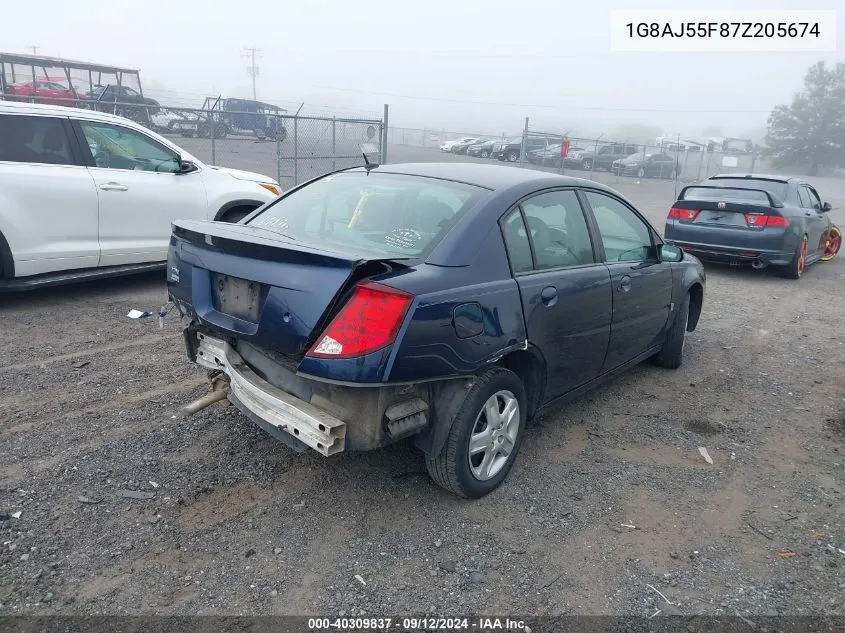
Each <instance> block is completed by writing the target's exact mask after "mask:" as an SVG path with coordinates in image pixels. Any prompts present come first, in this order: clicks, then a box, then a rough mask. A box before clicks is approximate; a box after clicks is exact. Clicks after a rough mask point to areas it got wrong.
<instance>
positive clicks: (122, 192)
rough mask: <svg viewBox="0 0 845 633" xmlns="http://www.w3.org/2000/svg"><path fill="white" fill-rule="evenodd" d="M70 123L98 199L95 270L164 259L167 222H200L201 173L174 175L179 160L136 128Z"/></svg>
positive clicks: (203, 212)
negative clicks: (86, 153) (80, 141)
mask: <svg viewBox="0 0 845 633" xmlns="http://www.w3.org/2000/svg"><path fill="white" fill-rule="evenodd" d="M76 124H78V126H79V127H78V129H79V134H78V135H79V138H80V139H84V141H83V142H84V143H85V144H86V145H85V148H84V149H86V150H88V151H89V152H90V156H89V161H90V164H91V165H92V166H91V167H90V168H89V171H90V173H91V176H92V177H93V178H94V182H95V183H96V186H97V194H98V196H99V209H100V213H99V233H100V250H101V255H100V266H118V265H123V264H138V263H146V262H158V261H164V260H166V259H167V247H168V242H169V240H170V229H171V223H172V222H173V221H174V220H178V219H186V220H204V219H206V213H207V210H208V203H207V200H206V192H205V186H204V185H203V181H202V175H201V173H200V172H198V171H196V172H193V173H189V174H179V173H178V171H179V162H180V161H179V155H178V154H177V153H176V152H175V151H173V150H172V149H170V148H169V147H166V146H165V145H162V144H161V143H160V142H158V141H157V140H156V139H154V138H152V137H150V136H148V135H146V134H144V133H142V132H140V131H138V130H136V129H133V128H129V127H126V126H122V125H115V124H112V123H102V122H100V121H86V120H79V121H77V122H76Z"/></svg>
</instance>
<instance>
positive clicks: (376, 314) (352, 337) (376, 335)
mask: <svg viewBox="0 0 845 633" xmlns="http://www.w3.org/2000/svg"><path fill="white" fill-rule="evenodd" d="M413 300H414V297H413V296H412V295H410V294H408V293H406V292H402V291H401V290H396V289H394V288H389V287H388V286H382V285H381V284H378V283H375V282H372V281H365V282H362V283H360V284H358V285H357V286H355V289H354V290H353V291H352V296H351V297H350V298H349V300H348V301H347V302H346V305H344V306H343V308H341V310H340V312H339V313H338V314H337V316H335V318H334V319H332V321H331V323H329V326H328V327H327V328H326V329H325V331H324V332H323V334H322V335H321V336H320V338H319V339H317V341H316V342H315V343H314V345H313V346H312V347H311V349H310V350H308V353H307V354H306V356H310V357H312V358H355V357H358V356H365V355H367V354H370V353H372V352H375V351H378V350H380V349H382V348H383V347H387V346H388V345H391V344H393V342H394V341H395V340H396V335H397V334H398V333H399V328H400V327H401V325H402V320H403V319H404V318H405V314H407V312H408V308H409V307H410V305H411V302H412V301H413Z"/></svg>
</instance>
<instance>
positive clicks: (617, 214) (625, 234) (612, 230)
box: [586, 191, 655, 262]
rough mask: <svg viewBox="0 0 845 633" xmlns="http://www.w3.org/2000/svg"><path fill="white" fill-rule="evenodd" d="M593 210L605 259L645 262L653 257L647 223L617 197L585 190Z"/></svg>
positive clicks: (653, 250) (653, 251)
mask: <svg viewBox="0 0 845 633" xmlns="http://www.w3.org/2000/svg"><path fill="white" fill-rule="evenodd" d="M586 196H587V200H588V201H589V203H590V206H591V207H592V209H593V215H594V216H595V218H596V224H598V228H599V234H600V235H601V239H602V243H603V244H604V253H605V257H606V259H607V261H608V262H644V261H649V260H652V259H655V249H654V244H653V242H652V239H651V230H650V229H649V227H648V225H646V223H645V222H644V221H643V220H642V219H641V218H640V217H639V216H638V215H637V214H636V213H634V211H632V210H631V209H630V208H629V207H628V206H626V205H624V204H623V203H622V202H620V201H619V200H617V199H616V198H612V197H611V196H608V195H606V194H603V193H597V192H595V191H588V192H586Z"/></svg>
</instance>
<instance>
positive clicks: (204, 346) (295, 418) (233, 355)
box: [197, 334, 346, 456]
mask: <svg viewBox="0 0 845 633" xmlns="http://www.w3.org/2000/svg"><path fill="white" fill-rule="evenodd" d="M198 338H199V343H198V346H197V364H199V365H202V366H203V367H208V368H209V369H218V370H221V371H223V372H224V373H225V374H226V375H227V376H228V377H229V400H230V401H232V403H233V404H234V405H235V406H236V407H237V408H238V409H240V410H241V412H243V413H244V414H246V415H247V416H248V417H250V418H252V416H253V415H254V416H256V417H258V418H259V419H260V420H262V421H263V422H265V423H266V424H269V425H271V426H273V427H276V428H277V429H279V430H281V431H285V432H287V433H289V434H290V435H292V436H294V437H295V438H296V439H298V440H299V441H301V442H302V443H303V444H306V445H307V446H309V447H311V448H313V449H314V450H315V451H317V452H318V453H322V454H323V455H326V456H329V455H334V454H335V453H340V452H341V451H343V449H344V445H345V439H346V423H345V422H343V421H341V420H339V419H337V418H336V417H334V416H332V415H331V414H329V413H327V412H325V411H322V410H321V409H318V408H317V407H315V406H314V405H312V404H310V403H309V402H305V401H304V400H300V399H299V398H297V397H295V396H292V395H291V394H289V393H285V392H284V391H282V390H281V389H279V388H277V387H274V386H273V385H271V384H270V383H269V382H267V381H266V380H264V379H263V378H261V377H260V376H259V375H258V374H256V373H255V372H254V371H252V369H250V368H249V367H248V366H247V364H246V363H245V362H244V360H243V358H241V356H240V354H238V352H237V351H235V349H234V348H233V347H232V346H231V345H229V344H228V343H226V342H225V341H221V340H219V339H215V338H211V337H210V336H206V335H205V334H199V335H198ZM250 414H252V415H250Z"/></svg>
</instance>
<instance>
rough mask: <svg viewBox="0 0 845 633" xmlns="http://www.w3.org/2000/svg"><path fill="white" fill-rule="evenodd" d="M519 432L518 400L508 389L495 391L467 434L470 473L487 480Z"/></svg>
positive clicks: (501, 464) (503, 460)
mask: <svg viewBox="0 0 845 633" xmlns="http://www.w3.org/2000/svg"><path fill="white" fill-rule="evenodd" d="M518 433H519V401H517V399H516V397H515V396H514V395H513V393H511V392H510V391H497V392H496V393H494V394H493V395H492V396H490V397H489V398H488V399H487V402H485V403H484V406H483V407H482V408H481V411H480V412H479V413H478V417H476V418H475V425H473V428H472V433H471V434H470V437H469V468H470V471H471V472H472V475H473V477H475V478H476V479H478V480H479V481H487V480H488V479H491V478H493V477H495V476H496V475H497V474H498V473H499V472H500V471H501V470H502V468H504V467H505V464H506V463H507V461H508V458H509V457H510V455H511V453H512V452H513V450H514V446H516V438H517V435H518Z"/></svg>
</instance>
